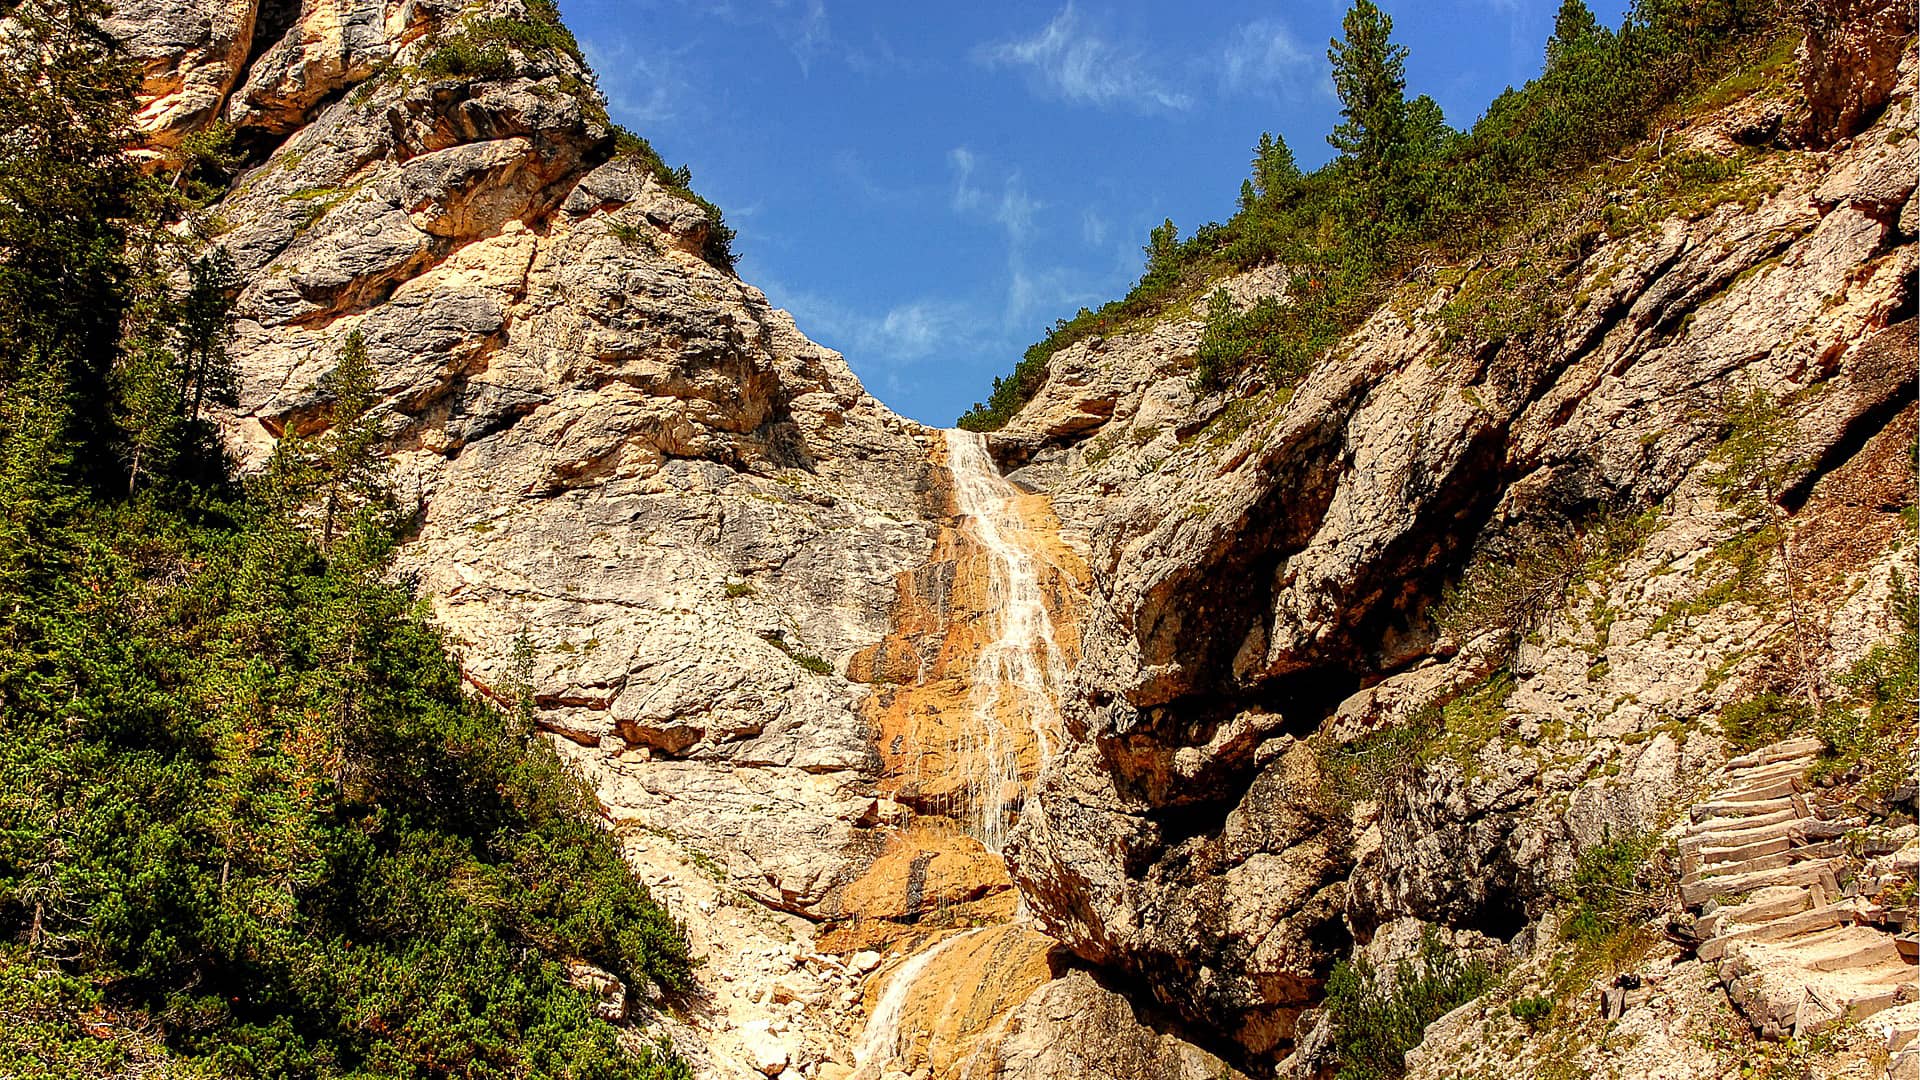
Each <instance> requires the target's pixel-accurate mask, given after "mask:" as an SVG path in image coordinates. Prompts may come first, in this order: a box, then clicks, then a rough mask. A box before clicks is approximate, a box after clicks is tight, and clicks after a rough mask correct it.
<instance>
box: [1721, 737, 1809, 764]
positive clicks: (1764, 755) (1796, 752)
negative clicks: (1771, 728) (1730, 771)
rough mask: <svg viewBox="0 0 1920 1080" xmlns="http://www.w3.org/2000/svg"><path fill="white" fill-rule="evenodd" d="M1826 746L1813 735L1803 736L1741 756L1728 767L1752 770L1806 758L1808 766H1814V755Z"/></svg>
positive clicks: (1730, 762) (1731, 761)
mask: <svg viewBox="0 0 1920 1080" xmlns="http://www.w3.org/2000/svg"><path fill="white" fill-rule="evenodd" d="M1825 745H1826V744H1825V743H1822V742H1821V741H1820V740H1819V739H1817V738H1815V737H1813V736H1811V735H1802V736H1800V737H1799V738H1796V739H1787V740H1784V741H1782V742H1777V743H1774V744H1773V745H1771V746H1763V747H1761V748H1760V749H1758V750H1755V751H1753V752H1752V753H1747V754H1741V755H1740V756H1739V757H1736V758H1734V759H1732V760H1730V761H1728V762H1727V765H1728V766H1729V767H1730V768H1735V769H1751V768H1753V767H1754V766H1756V765H1771V764H1773V763H1774V762H1777V761H1787V760H1790V759H1793V758H1806V759H1807V764H1809V765H1811V764H1813V757H1814V755H1816V754H1818V753H1819V752H1820V750H1821V748H1822V747H1824V746H1825Z"/></svg>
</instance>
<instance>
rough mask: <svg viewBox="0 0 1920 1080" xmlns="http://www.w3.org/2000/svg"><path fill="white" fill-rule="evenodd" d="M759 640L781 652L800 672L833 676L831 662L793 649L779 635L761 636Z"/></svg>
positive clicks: (768, 634) (766, 634)
mask: <svg viewBox="0 0 1920 1080" xmlns="http://www.w3.org/2000/svg"><path fill="white" fill-rule="evenodd" d="M760 640H762V641H764V642H766V643H767V644H769V645H771V646H773V647H774V648H776V649H779V650H780V651H781V652H783V653H786V654H787V659H789V660H792V661H793V662H794V663H795V664H798V665H799V666H800V669H801V670H802V671H807V672H811V673H812V674H815V675H831V674H833V663H832V661H830V660H827V659H826V658H824V657H820V656H815V655H814V654H812V653H810V652H803V651H801V650H799V649H796V648H794V647H793V645H792V643H790V642H789V641H787V639H786V638H784V637H781V636H780V635H779V634H775V633H771V632H769V633H765V634H761V635H760Z"/></svg>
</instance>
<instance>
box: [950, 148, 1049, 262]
mask: <svg viewBox="0 0 1920 1080" xmlns="http://www.w3.org/2000/svg"><path fill="white" fill-rule="evenodd" d="M947 162H948V164H949V165H951V166H952V168H953V209H954V212H955V213H978V214H982V215H984V216H985V217H986V218H987V219H988V220H990V221H992V222H994V223H995V224H997V225H999V226H1000V227H1001V228H1002V229H1005V230H1006V232H1007V236H1008V238H1009V239H1010V240H1013V241H1015V242H1023V241H1024V240H1025V238H1026V237H1027V236H1028V235H1029V234H1031V233H1032V231H1033V215H1034V214H1035V213H1036V212H1037V211H1039V210H1040V209H1041V208H1042V207H1043V206H1044V204H1043V203H1041V202H1039V201H1038V200H1036V199H1034V198H1033V197H1032V196H1031V195H1028V194H1027V186H1026V184H1025V182H1023V181H1022V180H1021V178H1020V173H1019V171H1018V170H1015V171H1013V172H1009V173H1007V174H1006V175H1005V176H1002V177H1000V179H999V181H998V183H997V184H996V183H994V182H993V181H986V182H984V183H983V182H981V181H979V179H978V176H977V174H978V172H979V171H980V159H979V158H978V157H977V156H975V154H974V152H973V151H971V150H969V149H967V148H966V147H964V146H956V147H954V148H953V149H952V150H950V151H948V152H947ZM996 187H997V188H998V190H997V191H996V190H994V189H995V188H996Z"/></svg>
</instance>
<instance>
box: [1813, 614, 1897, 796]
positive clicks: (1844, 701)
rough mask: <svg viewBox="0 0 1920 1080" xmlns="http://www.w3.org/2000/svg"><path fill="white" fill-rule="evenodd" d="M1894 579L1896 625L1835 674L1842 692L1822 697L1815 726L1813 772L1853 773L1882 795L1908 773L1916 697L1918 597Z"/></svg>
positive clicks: (1824, 773) (1864, 783)
mask: <svg viewBox="0 0 1920 1080" xmlns="http://www.w3.org/2000/svg"><path fill="white" fill-rule="evenodd" d="M1893 584H1894V587H1893V596H1892V602H1891V607H1892V612H1891V614H1892V616H1893V618H1894V622H1895V625H1897V626H1898V627H1899V628H1900V629H1899V631H1898V632H1897V633H1896V634H1895V635H1894V637H1893V639H1892V640H1891V641H1885V642H1881V643H1880V644H1878V645H1875V646H1874V647H1873V648H1872V650H1871V651H1869V652H1868V653H1867V655H1866V656H1864V657H1861V658H1860V660H1858V661H1857V662H1855V663H1854V665H1853V667H1851V668H1850V669H1848V671H1847V674H1846V675H1845V676H1844V677H1843V678H1842V679H1841V680H1840V688H1841V690H1842V691H1843V694H1844V696H1843V697H1842V698H1841V699H1840V700H1837V701H1833V702H1829V703H1827V706H1826V708H1825V709H1824V710H1823V712H1822V714H1821V716H1820V719H1819V722H1818V724H1817V725H1816V729H1815V730H1816V731H1817V733H1818V734H1819V736H1820V740H1821V742H1822V743H1824V744H1825V746H1826V749H1825V751H1824V753H1823V754H1822V756H1821V760H1820V761H1819V762H1818V763H1817V764H1816V765H1815V767H1814V774H1815V775H1816V776H1833V777H1843V776H1858V777H1859V778H1860V779H1861V780H1862V782H1863V784H1862V786H1863V788H1864V789H1865V790H1866V791H1867V792H1869V793H1871V794H1875V795H1879V796H1883V797H1884V796H1886V795H1887V794H1889V793H1890V792H1892V790H1893V789H1894V788H1896V787H1898V786H1899V785H1900V784H1901V783H1902V782H1903V781H1906V780H1909V779H1912V776H1911V774H1910V772H1909V771H1908V768H1907V751H1908V750H1909V749H1910V748H1911V747H1912V746H1913V742H1914V736H1913V733H1914V725H1915V720H1914V702H1915V701H1916V700H1917V699H1920V601H1917V600H1916V594H1915V592H1914V590H1913V589H1912V588H1911V587H1909V586H1908V584H1907V583H1906V582H1905V581H1904V580H1901V579H1899V578H1897V577H1896V579H1895V581H1894V583H1893Z"/></svg>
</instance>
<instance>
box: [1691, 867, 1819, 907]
mask: <svg viewBox="0 0 1920 1080" xmlns="http://www.w3.org/2000/svg"><path fill="white" fill-rule="evenodd" d="M1833 869H1834V862H1833V860H1832V859H1818V860H1815V861H1813V862H1805V863H1796V864H1794V865H1792V866H1783V867H1779V868H1777V869H1772V870H1759V871H1755V872H1753V873H1750V874H1723V875H1718V876H1715V877H1710V878H1707V879H1705V880H1703V881H1698V882H1694V883H1692V884H1687V883H1685V882H1682V883H1681V885H1680V902H1681V903H1683V904H1685V905H1686V906H1688V907H1699V906H1700V905H1701V904H1704V903H1706V902H1707V901H1708V900H1717V899H1720V898H1722V897H1727V896H1737V895H1740V894H1742V893H1750V892H1752V891H1754V890H1755V889H1761V888H1765V887H1766V886H1769V885H1813V884H1816V883H1823V881H1822V878H1823V876H1824V877H1825V878H1827V879H1829V880H1830V879H1831V877H1832V874H1833ZM1837 891H1838V890H1837V889H1831V890H1829V892H1830V893H1831V892H1837Z"/></svg>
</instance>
